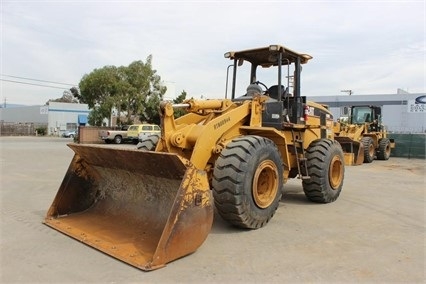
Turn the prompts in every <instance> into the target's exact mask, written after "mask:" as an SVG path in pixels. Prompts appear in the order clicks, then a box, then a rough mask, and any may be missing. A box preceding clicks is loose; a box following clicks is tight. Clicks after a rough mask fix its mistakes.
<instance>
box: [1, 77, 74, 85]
mask: <svg viewBox="0 0 426 284" xmlns="http://www.w3.org/2000/svg"><path fill="white" fill-rule="evenodd" d="M0 75H1V76H3V77H9V78H16V79H23V80H29V81H37V82H43V83H52V84H56V85H66V86H73V87H74V86H76V85H77V84H69V83H61V82H54V81H46V80H40V79H33V78H26V77H20V76H12V75H6V74H0ZM3 81H7V80H3Z"/></svg>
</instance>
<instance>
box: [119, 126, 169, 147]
mask: <svg viewBox="0 0 426 284" xmlns="http://www.w3.org/2000/svg"><path fill="white" fill-rule="evenodd" d="M160 132H161V131H160V126H158V125H156V124H134V125H130V126H129V129H127V139H129V140H132V142H133V144H138V142H139V141H140V140H141V139H142V138H143V137H145V136H148V135H151V134H160Z"/></svg>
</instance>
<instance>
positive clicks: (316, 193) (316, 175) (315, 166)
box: [302, 139, 345, 203]
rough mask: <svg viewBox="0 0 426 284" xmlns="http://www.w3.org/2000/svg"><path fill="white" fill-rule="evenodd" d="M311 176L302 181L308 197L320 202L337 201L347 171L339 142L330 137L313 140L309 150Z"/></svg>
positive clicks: (308, 163) (307, 156)
mask: <svg viewBox="0 0 426 284" xmlns="http://www.w3.org/2000/svg"><path fill="white" fill-rule="evenodd" d="M306 158H307V161H306V163H307V167H308V173H309V176H310V178H309V179H304V180H303V181H302V185H303V191H304V192H305V195H306V197H307V198H308V199H309V200H311V201H313V202H318V203H330V202H333V201H335V200H336V199H337V198H338V197H339V195H340V192H341V191H342V187H343V179H344V173H345V162H344V157H343V151H342V148H341V146H340V144H339V142H337V141H334V140H330V139H318V140H315V141H313V142H312V143H311V144H310V145H309V147H308V150H307V153H306Z"/></svg>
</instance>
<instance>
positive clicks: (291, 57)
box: [225, 45, 312, 67]
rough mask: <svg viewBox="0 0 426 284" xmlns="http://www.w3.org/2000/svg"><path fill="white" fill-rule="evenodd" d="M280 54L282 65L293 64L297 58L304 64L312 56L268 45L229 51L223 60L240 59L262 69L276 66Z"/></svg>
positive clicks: (280, 46) (279, 46)
mask: <svg viewBox="0 0 426 284" xmlns="http://www.w3.org/2000/svg"><path fill="white" fill-rule="evenodd" d="M279 53H282V62H281V64H282V65H288V64H291V63H295V62H296V59H297V58H300V63H301V64H305V63H307V62H308V61H309V60H310V59H312V56H310V55H308V54H302V53H297V52H295V51H293V50H291V49H289V48H287V47H285V46H282V45H270V46H267V47H261V48H255V49H247V50H242V51H230V52H227V53H225V58H229V59H237V60H239V59H242V60H246V61H249V62H251V63H252V64H254V65H261V66H263V67H269V66H276V65H278V57H277V56H278V54H279Z"/></svg>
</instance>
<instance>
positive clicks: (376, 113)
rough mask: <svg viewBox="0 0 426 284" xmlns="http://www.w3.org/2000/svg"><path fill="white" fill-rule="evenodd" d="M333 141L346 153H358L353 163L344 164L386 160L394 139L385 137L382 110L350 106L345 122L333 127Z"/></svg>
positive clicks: (373, 107)
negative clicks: (337, 142)
mask: <svg viewBox="0 0 426 284" xmlns="http://www.w3.org/2000/svg"><path fill="white" fill-rule="evenodd" d="M334 129H335V130H334V131H335V139H336V140H337V141H339V143H340V144H341V145H342V148H343V150H344V152H345V157H346V156H347V155H346V153H358V155H357V156H356V159H355V160H354V161H350V160H349V161H348V160H347V159H345V160H346V164H351V163H354V164H357V165H359V164H362V163H363V162H364V163H371V162H372V161H373V160H374V159H375V158H377V159H378V160H388V159H389V157H390V154H391V149H393V148H395V141H394V139H389V138H388V137H387V131H386V128H385V126H384V125H383V124H382V109H381V108H380V107H378V106H351V107H349V117H348V119H347V121H344V122H342V121H341V122H339V123H336V124H335V125H334Z"/></svg>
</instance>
